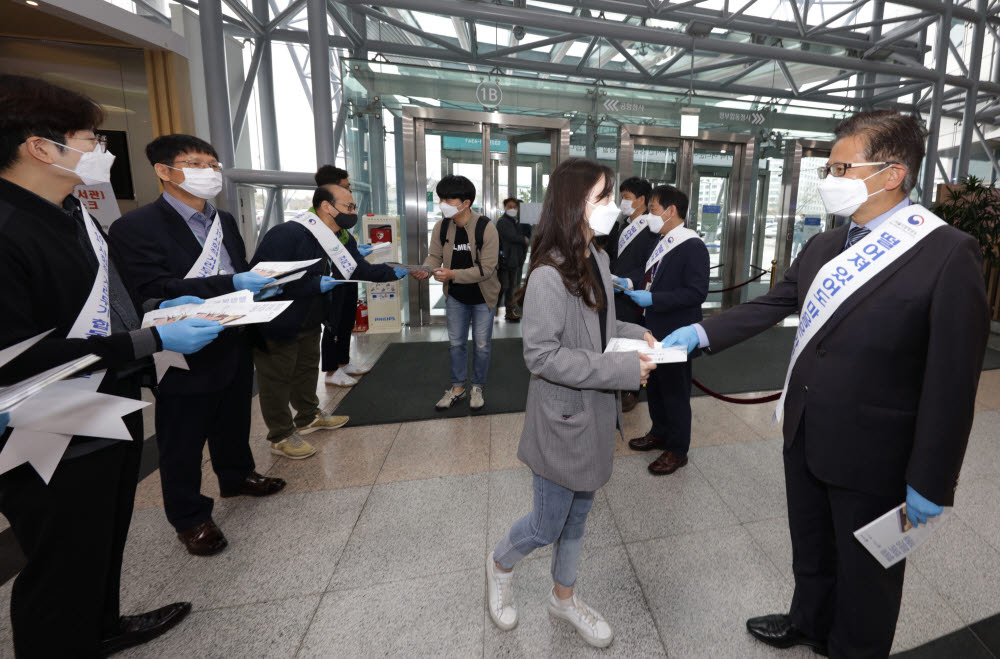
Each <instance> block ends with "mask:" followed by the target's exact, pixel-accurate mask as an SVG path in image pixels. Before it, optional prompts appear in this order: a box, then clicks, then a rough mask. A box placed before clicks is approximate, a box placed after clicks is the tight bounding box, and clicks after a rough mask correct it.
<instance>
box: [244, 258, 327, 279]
mask: <svg viewBox="0 0 1000 659" xmlns="http://www.w3.org/2000/svg"><path fill="white" fill-rule="evenodd" d="M318 262H319V259H313V260H311V261H261V262H260V263H258V264H257V265H255V266H254V267H253V268H251V269H250V272H256V273H257V274H258V275H260V276H261V277H280V276H281V275H287V274H289V273H292V272H296V271H297V270H304V269H305V268H308V267H309V266H311V265H312V264H313V263H318Z"/></svg>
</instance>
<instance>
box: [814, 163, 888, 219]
mask: <svg viewBox="0 0 1000 659" xmlns="http://www.w3.org/2000/svg"><path fill="white" fill-rule="evenodd" d="M890 167H891V165H890V166H889V167H883V168H882V169H880V170H878V171H877V172H875V173H874V174H872V176H878V175H879V174H881V173H882V172H884V171H885V170H887V169H889V168H890ZM872 176H868V177H865V178H845V177H843V176H827V177H826V178H825V179H823V180H822V181H820V182H819V196H820V197H821V198H822V199H823V206H824V207H825V208H826V212H827V213H830V214H831V215H840V216H841V217H849V216H851V215H854V214H855V213H856V212H857V211H858V209H859V208H861V205H862V204H863V203H865V202H866V201H868V198H869V197H873V196H875V195H877V194H878V193H879V192H884V191H885V188H882V189H881V190H878V191H876V192H873V193H871V194H868V186H866V185H865V181H867V180H868V179H870V178H871V177H872Z"/></svg>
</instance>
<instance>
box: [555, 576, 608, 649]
mask: <svg viewBox="0 0 1000 659" xmlns="http://www.w3.org/2000/svg"><path fill="white" fill-rule="evenodd" d="M549 615H551V616H553V617H555V618H561V619H562V620H565V621H566V622H568V623H569V624H571V625H573V626H574V627H575V628H576V631H577V633H578V634H579V635H580V636H582V637H583V640H584V641H586V642H587V643H589V644H590V645H593V646H594V647H595V648H606V647H608V646H609V645H611V641H613V640H614V638H615V633H614V632H613V631H612V630H611V625H609V624H608V621H607V620H605V619H604V617H603V616H601V614H600V613H598V612H597V611H595V610H594V609H592V608H591V607H590V605H588V604H587V603H586V602H584V601H583V600H582V599H580V598H579V597H577V596H576V595H575V594H574V595H573V597H571V598H569V599H568V600H561V599H559V598H558V597H556V593H555V590H553V591H552V593H551V594H550V595H549Z"/></svg>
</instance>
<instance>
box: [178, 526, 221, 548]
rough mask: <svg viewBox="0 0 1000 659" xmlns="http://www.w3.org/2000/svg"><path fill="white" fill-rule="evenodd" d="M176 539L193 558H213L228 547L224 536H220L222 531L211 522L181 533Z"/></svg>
mask: <svg viewBox="0 0 1000 659" xmlns="http://www.w3.org/2000/svg"><path fill="white" fill-rule="evenodd" d="M177 537H178V538H179V539H180V541H181V542H182V543H184V546H185V547H187V550H188V553H189V554H194V555H195V556H213V555H215V554H218V553H219V552H220V551H222V550H223V549H225V548H226V546H228V545H229V541H228V540H226V536H224V535H222V531H221V530H220V529H219V527H218V526H216V525H215V522H213V521H212V520H208V521H207V522H202V523H201V524H199V525H198V526H196V527H194V528H193V529H188V530H187V531H181V532H180V533H178V534H177Z"/></svg>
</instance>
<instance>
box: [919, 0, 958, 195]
mask: <svg viewBox="0 0 1000 659" xmlns="http://www.w3.org/2000/svg"><path fill="white" fill-rule="evenodd" d="M951 10H952V3H951V2H946V3H945V5H944V13H943V14H942V15H941V20H940V21H938V34H937V46H936V47H935V49H934V56H935V57H936V58H937V67H936V72H937V80H935V81H934V91H933V92H932V93H931V114H930V118H929V119H928V121H927V158H926V159H925V160H924V180H923V189H922V190H921V195H920V198H921V201H922V202H923V203H924V205H925V206H929V205H930V204H931V203H932V202H933V201H934V172H935V171H936V169H937V159H938V133H940V132H941V107H942V105H943V104H944V76H945V73H947V71H948V43H949V42H950V39H951V36H950V33H951Z"/></svg>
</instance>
